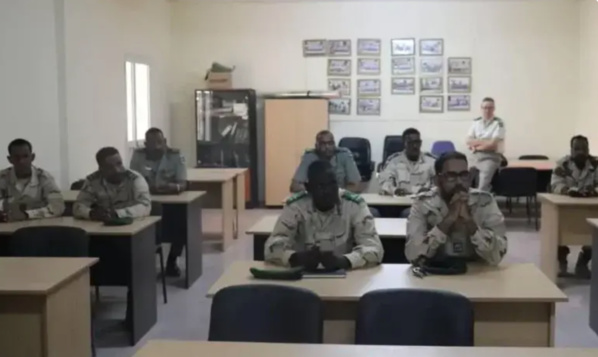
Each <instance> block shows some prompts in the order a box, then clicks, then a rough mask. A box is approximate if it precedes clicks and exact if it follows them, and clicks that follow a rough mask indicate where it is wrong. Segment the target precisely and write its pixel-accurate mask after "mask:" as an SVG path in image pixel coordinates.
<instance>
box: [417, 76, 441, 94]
mask: <svg viewBox="0 0 598 357" xmlns="http://www.w3.org/2000/svg"><path fill="white" fill-rule="evenodd" d="M442 79H443V78H442V77H420V79H419V91H420V93H421V94H440V93H442V92H443V90H442V89H443V85H442V84H443V83H442V82H443V81H442Z"/></svg>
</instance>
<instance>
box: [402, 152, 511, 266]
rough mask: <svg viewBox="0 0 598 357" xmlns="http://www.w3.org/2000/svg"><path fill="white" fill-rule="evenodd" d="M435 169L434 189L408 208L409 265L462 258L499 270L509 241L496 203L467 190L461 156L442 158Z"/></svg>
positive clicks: (485, 194)
mask: <svg viewBox="0 0 598 357" xmlns="http://www.w3.org/2000/svg"><path fill="white" fill-rule="evenodd" d="M434 165H435V170H436V178H435V183H436V187H435V188H433V189H432V190H429V191H425V192H422V193H419V194H418V195H417V196H416V197H415V199H414V201H413V206H412V207H411V214H410V215H409V218H408V221H407V244H406V246H405V256H406V257H407V259H408V260H409V261H410V262H412V263H413V264H418V263H419V262H420V261H421V260H435V259H438V260H442V259H444V258H457V259H459V258H461V259H464V260H467V261H470V260H482V261H485V262H486V263H488V264H491V265H497V264H498V263H500V261H501V260H502V258H503V257H504V256H505V254H506V253H507V239H506V237H505V231H506V227H505V223H504V217H503V214H502V213H501V211H500V210H499V209H498V205H497V204H496V201H495V200H494V197H493V196H492V195H491V194H490V193H488V192H485V191H480V190H475V189H470V187H469V186H470V173H469V171H468V169H467V158H466V157H465V155H463V154H462V153H459V152H450V153H445V154H443V155H441V156H440V157H439V158H438V159H437V160H436V162H435V164H434Z"/></svg>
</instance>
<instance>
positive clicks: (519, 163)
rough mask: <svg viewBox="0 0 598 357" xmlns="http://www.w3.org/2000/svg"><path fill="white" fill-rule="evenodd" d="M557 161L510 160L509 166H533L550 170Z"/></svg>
mask: <svg viewBox="0 0 598 357" xmlns="http://www.w3.org/2000/svg"><path fill="white" fill-rule="evenodd" d="M554 166H555V163H554V162H553V161H551V160H509V165H507V167H531V168H534V169H536V170H538V171H550V170H552V169H554Z"/></svg>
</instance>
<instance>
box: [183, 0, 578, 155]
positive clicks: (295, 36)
mask: <svg viewBox="0 0 598 357" xmlns="http://www.w3.org/2000/svg"><path fill="white" fill-rule="evenodd" d="M172 10H173V11H172V12H173V16H172V41H173V43H172V53H173V61H172V63H173V66H172V83H171V86H172V87H171V88H172V94H171V99H172V101H173V107H174V109H175V110H174V111H173V117H172V119H173V122H174V123H175V125H174V126H173V128H175V131H174V132H173V135H172V136H173V139H174V140H175V144H176V145H177V146H180V147H182V148H183V149H184V150H185V151H186V154H187V155H188V156H190V157H191V158H193V157H194V156H195V155H194V153H193V139H194V133H193V128H194V126H195V124H194V122H193V95H192V91H193V89H196V88H199V87H201V86H202V85H203V81H202V78H203V74H204V71H205V69H206V68H208V67H209V65H210V63H211V62H212V61H219V62H222V63H224V64H227V65H236V66H237V70H236V72H235V76H234V81H235V86H236V87H238V88H245V87H250V88H255V89H257V90H258V91H282V90H318V89H326V83H327V76H326V60H325V59H321V58H315V59H314V58H308V59H305V58H303V56H302V49H301V41H302V40H304V39H310V38H329V39H335V38H338V39H341V38H350V39H352V40H353V45H354V46H355V42H356V40H357V38H360V37H361V38H380V39H382V43H383V46H384V47H383V53H382V56H381V58H382V69H383V71H382V74H381V76H380V78H381V79H382V81H383V83H382V84H383V95H382V115H381V116H380V117H359V116H356V115H352V116H350V117H346V116H333V117H331V120H332V121H331V128H332V129H333V131H334V132H335V133H336V134H337V138H340V137H342V136H364V137H367V138H369V139H370V141H372V144H373V151H374V159H377V160H379V158H380V157H381V151H382V150H381V148H382V140H383V137H384V136H385V135H388V134H400V133H401V132H402V131H403V130H404V129H405V128H407V127H410V126H414V127H417V128H419V129H420V130H421V131H422V135H423V137H424V145H425V146H427V147H429V146H430V145H431V143H432V142H433V141H434V140H438V139H450V140H453V141H454V142H455V143H456V144H457V145H458V147H459V148H460V149H462V150H464V149H465V148H464V145H463V141H464V137H465V135H466V132H467V129H468V127H469V125H470V123H471V120H472V119H473V118H474V117H476V116H478V110H477V109H478V105H479V102H480V100H481V99H482V98H483V97H484V96H492V97H494V98H495V99H496V100H497V108H498V109H497V115H499V116H501V117H503V118H504V119H505V120H506V123H507V124H506V125H507V141H506V150H507V156H508V157H514V156H518V155H521V154H525V153H545V154H547V155H550V156H553V157H559V156H561V155H562V153H563V150H566V149H567V145H568V144H567V143H566V142H564V143H563V145H562V147H561V146H559V145H554V144H555V143H558V142H560V141H563V138H568V137H569V136H571V135H572V134H573V132H574V129H575V127H574V125H571V121H574V120H576V118H577V116H578V98H577V96H578V85H579V75H578V73H579V72H578V70H579V39H578V38H579V27H578V23H577V22H578V19H579V13H578V11H579V9H578V4H577V2H575V1H570V0H541V1H498V0H496V1H425V2H424V1H383V2H376V1H350V2H347V1H343V2H339V1H331V2H322V1H310V2H306V1H299V2H288V3H252V2H250V1H244V2H243V3H238V2H229V1H227V2H224V3H222V2H220V3H215V2H213V1H205V2H202V1H200V2H199V3H198V2H197V1H195V2H177V3H174V4H173V7H172ZM398 37H415V38H418V39H419V38H426V37H428V38H436V37H441V38H444V40H445V57H449V56H469V57H472V58H473V93H472V101H473V108H472V111H471V112H470V113H445V114H420V113H419V110H418V96H392V95H390V88H389V87H390V85H389V80H390V77H391V76H390V54H389V51H390V49H389V47H390V39H391V38H398ZM353 59H354V62H355V59H356V55H354V56H353ZM354 72H355V69H354ZM356 78H357V76H356V75H353V76H352V79H353V81H352V84H353V87H355V81H356ZM353 89H355V88H353ZM353 101H354V102H355V94H353ZM352 112H353V114H354V113H355V105H353V109H352ZM548 143H550V144H553V145H547V144H548ZM189 161H192V160H189Z"/></svg>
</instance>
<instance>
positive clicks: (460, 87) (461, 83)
mask: <svg viewBox="0 0 598 357" xmlns="http://www.w3.org/2000/svg"><path fill="white" fill-rule="evenodd" d="M447 83H448V84H447V92H449V93H471V77H470V76H449V77H448V82H447Z"/></svg>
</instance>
